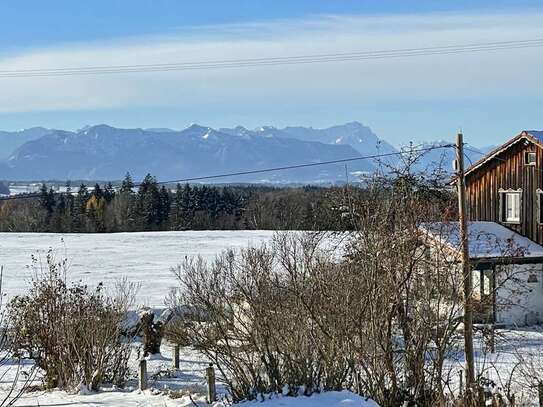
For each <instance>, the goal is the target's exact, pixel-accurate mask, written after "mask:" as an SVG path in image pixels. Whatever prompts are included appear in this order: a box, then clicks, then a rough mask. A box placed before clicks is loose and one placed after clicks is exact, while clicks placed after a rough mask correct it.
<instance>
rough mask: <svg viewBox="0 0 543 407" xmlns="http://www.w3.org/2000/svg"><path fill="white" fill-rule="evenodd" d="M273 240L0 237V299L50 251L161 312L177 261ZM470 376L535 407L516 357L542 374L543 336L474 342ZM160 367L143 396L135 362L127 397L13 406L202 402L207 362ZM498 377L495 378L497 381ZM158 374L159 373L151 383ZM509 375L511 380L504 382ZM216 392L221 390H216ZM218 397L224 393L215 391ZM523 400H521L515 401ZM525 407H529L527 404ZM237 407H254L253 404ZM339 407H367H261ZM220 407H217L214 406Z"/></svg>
mask: <svg viewBox="0 0 543 407" xmlns="http://www.w3.org/2000/svg"><path fill="white" fill-rule="evenodd" d="M272 237H273V232H270V231H203V232H153V233H119V234H64V235H60V234H22V233H12V234H10V233H0V265H3V266H4V276H3V291H4V293H5V294H7V295H8V297H11V296H13V295H16V294H20V293H23V292H24V291H25V290H26V288H27V287H28V286H27V284H28V280H29V278H30V277H31V270H29V268H28V265H30V264H31V256H32V255H36V254H38V255H40V256H42V257H43V256H44V255H45V253H46V252H47V250H49V249H53V251H54V252H55V256H56V258H57V259H58V260H61V259H63V258H67V259H68V261H69V264H70V267H69V273H68V278H69V279H71V280H82V281H83V282H85V283H87V284H90V285H94V284H97V283H98V282H104V284H105V285H106V287H107V286H112V285H113V284H114V282H115V281H116V280H118V279H120V278H122V277H126V278H128V280H129V281H133V282H136V283H140V284H141V288H140V290H139V294H138V298H137V303H138V304H137V305H148V306H153V307H161V306H163V304H164V298H165V296H166V295H167V293H168V292H169V290H170V289H171V288H173V287H175V286H176V284H177V283H176V281H175V278H174V277H173V275H172V273H171V271H170V268H171V267H175V266H176V265H177V264H179V263H180V262H182V261H183V260H184V258H185V256H188V257H190V256H197V255H200V256H202V257H203V258H204V259H207V260H212V259H213V258H214V257H215V255H216V254H218V253H220V252H221V251H222V250H224V249H227V248H244V247H248V246H251V245H259V244H261V243H263V242H268V241H270V239H272ZM477 339H478V340H477V341H476V344H477V345H476V352H477V370H478V371H479V372H481V371H482V372H484V373H483V376H485V377H488V378H489V379H491V380H493V381H494V382H496V384H497V386H498V387H501V388H502V389H503V388H505V387H507V386H508V385H509V384H510V385H511V387H512V389H511V390H512V391H513V392H514V393H516V394H517V395H518V396H517V400H519V401H520V400H521V401H522V402H526V404H523V405H536V404H535V400H536V399H535V398H534V397H535V396H534V393H533V391H530V390H528V392H529V393H530V394H527V393H526V388H525V386H524V383H522V380H521V379H522V377H521V375H520V372H519V367H518V366H517V364H518V361H519V357H524V358H526V360H527V361H532V362H534V364H535V365H537V368H538V370H540V372H541V373H542V374H543V357H542V356H540V355H541V349H543V329H542V328H541V327H532V328H525V329H522V330H520V329H519V330H502V331H500V332H498V333H497V335H496V353H494V354H486V355H485V354H484V352H482V348H483V347H482V342H481V340H480V336H479V335H477ZM163 355H164V357H165V360H153V361H150V362H149V372H150V375H151V380H150V383H149V384H150V386H151V387H152V389H151V390H146V391H144V392H140V391H139V390H137V388H136V382H135V370H136V366H137V362H136V361H135V360H134V361H133V363H132V366H133V370H134V379H133V380H132V381H131V383H130V385H129V386H128V388H127V389H124V390H122V391H121V390H113V389H104V391H101V392H99V393H97V394H88V395H82V394H67V393H66V392H61V391H53V392H43V391H38V392H31V393H26V394H25V395H24V396H23V397H22V398H21V399H20V400H18V402H17V404H15V405H17V406H76V405H87V406H106V407H107V406H129V407H131V406H157V407H158V406H160V407H164V406H166V407H172V406H182V407H184V406H194V405H195V404H194V403H193V401H192V400H191V399H190V398H189V397H188V396H186V395H184V396H183V394H184V393H188V392H190V393H191V394H193V399H194V401H195V402H196V404H197V405H199V406H204V405H206V404H205V402H204V393H205V380H204V369H205V367H206V366H207V362H208V361H207V360H205V358H204V357H203V356H202V355H201V354H199V353H198V352H195V351H193V350H191V349H183V350H182V354H181V366H180V369H179V370H178V371H175V370H173V369H172V362H171V360H169V359H168V358H171V347H170V346H168V345H167V344H166V345H165V346H164V347H163ZM458 356H459V358H458V359H456V358H455V357H451V358H450V359H449V360H448V361H447V363H446V366H447V367H448V368H449V369H447V370H449V372H450V374H451V377H449V380H450V381H449V386H450V387H451V389H453V390H455V389H457V386H458V373H457V372H458V371H459V370H460V369H462V364H463V358H462V356H461V355H458ZM497 371H499V374H498V373H497ZM158 372H161V373H160V374H158V375H157V373H158ZM511 373H513V375H512V376H513V379H512V380H510V378H511V376H510V375H511ZM12 374H14V371H11V372H7V373H6V371H5V367H3V368H0V400H1V399H2V398H3V397H2V396H3V395H5V394H6V391H7V389H8V388H9V384H10V383H11V380H10V376H11V375H12ZM219 390H221V388H219ZM170 391H178V392H179V395H180V397H179V398H176V399H172V398H170V397H168V396H167V395H166V393H168V392H170ZM222 391H224V389H222ZM521 392H524V393H525V394H523V395H522V394H520V393H521ZM532 402H533V404H532ZM244 405H245V406H247V407H249V406H253V405H254V406H256V405H262V403H261V402H260V401H259V402H251V403H246V404H244ZM340 405H341V406H344V405H357V406H364V407H374V406H375V404H374V403H372V402H367V403H366V402H364V400H363V399H362V398H360V397H359V396H356V395H354V394H352V393H348V392H340V393H327V394H323V395H316V396H313V397H311V398H306V397H301V398H297V399H296V400H292V399H290V398H283V397H279V398H273V399H271V400H267V401H266V402H265V403H263V407H276V406H285V407H291V406H292V407H305V406H316V407H321V406H332V407H334V406H340ZM218 406H220V405H218Z"/></svg>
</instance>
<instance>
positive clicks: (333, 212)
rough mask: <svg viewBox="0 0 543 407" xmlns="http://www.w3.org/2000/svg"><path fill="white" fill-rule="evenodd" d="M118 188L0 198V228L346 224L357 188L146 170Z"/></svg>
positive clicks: (103, 229)
mask: <svg viewBox="0 0 543 407" xmlns="http://www.w3.org/2000/svg"><path fill="white" fill-rule="evenodd" d="M137 185H138V186H137V187H135V183H134V182H133V180H132V178H131V176H130V174H127V175H126V177H125V178H124V180H123V181H122V183H121V184H120V186H118V187H114V186H113V185H112V184H111V183H107V184H101V185H100V184H95V185H94V186H93V187H89V186H88V185H85V184H82V185H80V186H79V187H78V188H77V189H75V190H72V188H71V187H70V184H69V183H68V184H67V190H66V192H63V193H58V192H55V191H54V190H53V189H52V188H48V187H47V186H46V185H45V184H43V185H42V187H41V190H40V193H39V196H37V197H35V198H27V199H14V200H8V201H3V202H0V231H1V232H55V233H112V232H140V231H178V230H256V229H266V230H347V229H350V228H351V227H352V225H351V222H350V221H349V219H350V216H348V215H349V213H348V212H349V211H348V208H349V205H348V203H349V201H350V200H351V199H353V198H355V197H356V196H357V195H360V194H363V191H362V190H361V189H360V188H356V187H349V186H344V187H317V186H304V187H270V186H261V185H250V186H210V185H189V184H177V186H176V187H175V188H174V189H173V190H171V189H169V188H166V187H165V186H164V185H162V186H161V185H160V184H159V183H158V181H157V179H156V178H155V177H153V176H152V175H150V174H148V175H147V176H146V177H145V178H144V179H143V181H142V182H141V183H138V184H137Z"/></svg>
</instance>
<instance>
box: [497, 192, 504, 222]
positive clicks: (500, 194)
mask: <svg viewBox="0 0 543 407" xmlns="http://www.w3.org/2000/svg"><path fill="white" fill-rule="evenodd" d="M504 199H505V193H503V192H498V200H499V203H500V208H499V216H498V220H499V221H500V222H504V221H505V202H504Z"/></svg>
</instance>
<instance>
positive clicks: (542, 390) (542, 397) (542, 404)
mask: <svg viewBox="0 0 543 407" xmlns="http://www.w3.org/2000/svg"><path fill="white" fill-rule="evenodd" d="M537 392H538V394H539V407H543V382H539V383H538V384H537Z"/></svg>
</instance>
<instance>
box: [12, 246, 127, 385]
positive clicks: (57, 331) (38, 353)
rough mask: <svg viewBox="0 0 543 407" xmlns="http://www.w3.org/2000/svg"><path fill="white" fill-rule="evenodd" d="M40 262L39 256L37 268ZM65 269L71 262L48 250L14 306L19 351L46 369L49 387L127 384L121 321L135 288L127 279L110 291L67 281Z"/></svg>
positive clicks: (125, 346)
mask: <svg viewBox="0 0 543 407" xmlns="http://www.w3.org/2000/svg"><path fill="white" fill-rule="evenodd" d="M38 264H41V263H38V261H37V260H36V259H34V267H35V269H37V268H38V267H36V265H38ZM65 272H66V262H65V261H64V262H61V263H56V262H55V260H54V258H53V255H52V253H51V252H49V253H48V254H47V258H46V262H45V270H42V269H38V270H37V272H36V273H35V275H34V277H33V279H32V281H31V286H30V290H29V292H28V293H27V294H26V295H23V296H18V297H15V298H14V299H13V300H12V301H11V303H10V304H9V314H10V317H11V318H10V320H11V324H12V331H13V333H14V338H15V347H16V349H18V350H19V352H21V353H26V354H28V355H29V356H30V357H31V358H33V359H34V360H35V362H36V365H37V366H38V367H39V368H41V369H42V370H43V371H44V373H45V386H46V387H47V388H55V387H59V388H63V389H71V390H73V389H76V388H80V389H83V387H84V388H85V389H86V390H97V389H98V387H99V386H100V384H101V383H104V382H107V383H114V384H116V385H118V386H122V385H124V383H125V381H126V378H127V373H128V366H127V363H128V358H129V355H130V343H129V341H128V340H125V339H124V338H123V337H122V336H121V328H122V327H121V325H122V321H123V319H124V318H125V315H126V311H127V307H128V306H129V304H130V299H131V296H132V294H133V293H132V288H131V287H130V286H129V285H127V284H126V283H122V284H119V285H118V287H117V290H116V293H115V294H114V295H108V294H107V293H106V292H105V289H104V287H103V285H102V284H99V285H98V286H97V287H96V288H93V289H89V288H88V287H87V286H85V285H82V284H81V283H75V284H71V285H68V284H67V282H66V274H65Z"/></svg>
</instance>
